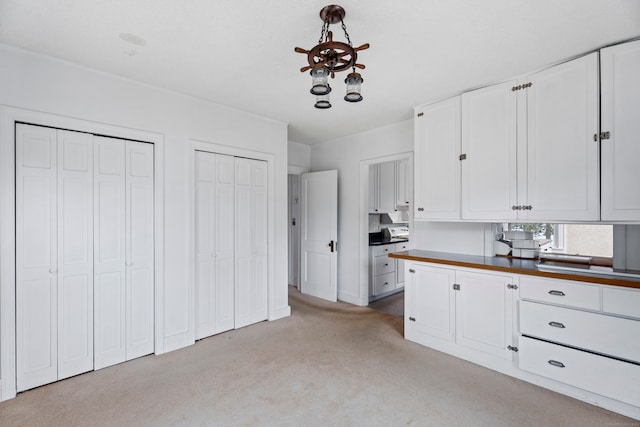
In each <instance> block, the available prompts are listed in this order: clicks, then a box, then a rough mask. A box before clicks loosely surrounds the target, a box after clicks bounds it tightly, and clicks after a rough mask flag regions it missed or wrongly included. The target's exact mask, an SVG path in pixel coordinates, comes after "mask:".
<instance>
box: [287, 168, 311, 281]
mask: <svg viewBox="0 0 640 427" xmlns="http://www.w3.org/2000/svg"><path fill="white" fill-rule="evenodd" d="M309 172H311V170H310V168H308V167H304V166H293V165H289V167H288V170H287V212H291V197H290V196H291V195H290V194H289V190H288V182H289V181H288V179H289V178H288V177H289V175H295V176H297V177H298V183H300V175H302V174H303V173H309ZM290 219H291V218H287V221H289V220H290ZM298 219H299V218H298ZM287 229H290V226H289V224H287ZM301 237H302V236H301V235H300V233H298V239H297V240H298V241H297V243H298V283H296V284H295V285H296V289H298V290H300V288H301V284H300V283H301V282H300V259H301V256H302V251H301V249H302V248H301V246H300V245H301ZM287 252H288V254H287V260H288V262H289V263H291V247H290V246H289V247H288V249H287ZM289 268H290V266H289ZM289 268H287V275H288V272H289ZM289 284H291V283H289Z"/></svg>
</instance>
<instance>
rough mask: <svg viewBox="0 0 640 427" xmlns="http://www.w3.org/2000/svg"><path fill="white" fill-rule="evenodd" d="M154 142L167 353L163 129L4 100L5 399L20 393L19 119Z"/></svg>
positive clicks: (0, 124)
mask: <svg viewBox="0 0 640 427" xmlns="http://www.w3.org/2000/svg"><path fill="white" fill-rule="evenodd" d="M16 122H24V123H28V124H33V125H41V126H47V127H52V128H58V129H69V130H74V131H80V132H87V133H92V134H97V135H105V136H110V137H114V138H122V139H130V140H135V141H145V142H148V143H152V144H154V216H155V221H154V222H155V224H154V236H155V237H154V239H155V249H154V256H155V266H154V274H155V284H154V353H155V354H162V353H164V347H165V346H164V322H163V319H164V311H163V307H164V304H163V301H164V209H163V207H164V137H163V135H161V134H158V133H153V132H147V131H143V130H137V129H130V128H125V127H120V126H115V125H109V124H104V123H98V122H92V121H87V120H82V119H77V118H73V117H66V116H59V115H55V114H49V113H42V112H37V111H31V110H24V109H20V108H14V107H9V106H2V105H0V207H1V209H0V313H1V317H0V401H4V400H8V399H12V398H14V397H15V396H16V357H15V355H16V318H15V314H16V306H15V302H16V292H15V285H16V270H15V261H16V253H15V243H16V242H15V231H16V218H15V207H16V206H15V195H16V187H15V184H16V183H15V123H16Z"/></svg>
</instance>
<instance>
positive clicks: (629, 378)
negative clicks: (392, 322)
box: [404, 260, 640, 419]
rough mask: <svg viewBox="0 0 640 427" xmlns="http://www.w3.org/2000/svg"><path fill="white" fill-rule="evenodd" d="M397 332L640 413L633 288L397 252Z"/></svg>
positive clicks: (638, 306) (639, 298)
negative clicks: (402, 257) (400, 268)
mask: <svg viewBox="0 0 640 427" xmlns="http://www.w3.org/2000/svg"><path fill="white" fill-rule="evenodd" d="M405 276H406V282H405V323H404V325H405V338H406V339H407V340H410V341H413V342H416V343H418V344H422V345H425V346H427V347H431V348H434V349H436V350H439V351H442V352H444V353H447V354H450V355H453V356H456V357H460V358H462V359H465V360H468V361H470V362H473V363H477V364H479V365H482V366H484V367H487V368H490V369H493V370H497V371H499V372H502V373H504V374H507V375H511V376H513V377H516V378H520V379H522V380H525V381H528V382H531V383H534V384H537V385H539V386H542V387H545V388H549V389H551V390H554V391H556V392H559V393H563V394H567V395H570V396H572V397H575V398H577V399H580V400H584V401H586V402H589V403H592V404H595V405H597V406H601V407H603V408H606V409H609V410H612V411H615V412H618V413H621V414H623V415H627V416H630V417H632V418H636V419H640V340H639V339H638V337H640V289H632V288H625V287H619V286H610V285H600V284H592V283H583V282H574V281H570V280H561V279H551V278H545V277H537V276H529V275H521V274H513V275H511V274H500V273H494V272H490V273H487V272H486V270H481V269H472V268H464V267H457V266H448V265H443V264H437V263H426V262H418V261H413V260H411V261H409V260H407V261H405Z"/></svg>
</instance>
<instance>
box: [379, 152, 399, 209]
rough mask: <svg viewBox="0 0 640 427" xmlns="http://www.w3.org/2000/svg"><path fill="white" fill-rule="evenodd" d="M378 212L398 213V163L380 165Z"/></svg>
mask: <svg viewBox="0 0 640 427" xmlns="http://www.w3.org/2000/svg"><path fill="white" fill-rule="evenodd" d="M378 173H379V176H378V210H377V212H379V213H385V212H394V211H396V210H397V209H396V162H384V163H380V164H379V165H378Z"/></svg>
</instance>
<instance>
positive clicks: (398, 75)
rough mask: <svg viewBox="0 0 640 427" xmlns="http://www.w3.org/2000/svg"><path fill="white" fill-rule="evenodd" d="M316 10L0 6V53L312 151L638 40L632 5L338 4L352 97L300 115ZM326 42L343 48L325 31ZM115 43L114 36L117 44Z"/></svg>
mask: <svg viewBox="0 0 640 427" xmlns="http://www.w3.org/2000/svg"><path fill="white" fill-rule="evenodd" d="M327 4H329V3H328V2H327V1H326V0H322V1H318V0H306V1H300V0H261V1H258V0H216V1H213V0H181V1H179V0H172V1H170V0H91V1H87V0H57V1H51V0H0V43H4V44H7V45H12V46H17V47H20V48H24V49H27V50H30V51H34V52H39V53H43V54H46V55H49V56H53V57H57V58H61V59H64V60H68V61H71V62H75V63H78V64H82V65H85V66H88V67H91V68H95V69H98V70H102V71H105V72H108V73H112V74H116V75H120V76H124V77H128V78H131V79H134V80H138V81H142V82H146V83H149V84H152V85H156V86H160V87H164V88H167V89H171V90H175V91H178V92H182V93H186V94H189V95H193V96H197V97H199V98H204V99H207V100H210V101H213V102H216V103H220V104H223V105H227V106H231V107H234V108H237V109H240V110H244V111H248V112H251V113H255V114H258V115H261V116H266V117H269V118H272V119H276V120H280V121H283V122H287V123H288V124H289V140H291V141H296V142H301V143H306V144H313V143H317V142H322V141H326V140H331V139H334V138H338V137H341V136H345V135H350V134H354V133H357V132H361V131H364V130H368V129H372V128H375V127H379V126H383V125H386V124H391V123H395V122H398V121H401V120H405V119H409V118H410V117H411V113H412V107H414V106H416V105H419V104H423V103H427V102H431V101H435V100H438V99H441V98H443V97H446V96H449V95H453V94H456V93H459V92H461V91H463V90H465V89H469V88H473V87H478V86H482V85H486V84H489V83H493V82H498V81H501V80H504V79H507V78H510V77H513V76H517V75H519V74H522V73H525V72H529V71H533V70H536V69H539V68H542V67H545V66H547V65H550V64H553V63H556V62H559V61H562V60H564V59H568V58H570V57H573V56H576V55H579V54H582V53H586V52H588V51H592V50H594V49H597V48H599V47H602V46H605V45H609V44H613V43H616V42H619V41H623V40H627V39H631V38H636V37H640V1H638V0H536V1H531V0H483V1H478V0H447V1H444V0H399V1H396V2H389V1H381V0H369V1H366V2H363V1H355V0H345V1H341V2H340V3H339V4H340V5H342V6H343V7H344V8H345V9H346V12H347V15H346V17H345V23H346V25H347V29H348V31H349V34H350V36H351V39H352V41H353V43H354V45H355V46H359V45H361V44H363V43H370V44H371V48H370V49H369V50H365V51H362V52H360V54H359V57H358V59H359V61H358V62H360V63H363V64H365V65H366V67H367V68H366V70H364V71H363V72H362V76H363V78H364V84H363V95H364V101H363V102H361V103H356V104H350V103H347V102H345V101H343V100H342V97H343V96H344V84H343V80H344V77H345V74H346V73H340V74H338V75H337V76H336V79H335V80H334V81H333V82H332V87H333V88H334V90H333V93H332V104H333V108H331V109H329V110H317V109H315V108H313V103H314V98H313V96H312V95H310V94H309V88H310V80H311V79H310V77H309V75H308V74H302V73H300V72H299V69H300V67H302V66H303V65H305V64H306V57H305V56H304V55H302V54H299V53H295V52H294V51H293V48H294V47H295V46H300V47H302V48H305V49H310V48H311V47H312V46H313V45H315V44H316V43H317V41H318V38H319V36H320V28H321V25H322V22H321V20H320V18H319V17H318V12H319V11H320V9H322V7H324V6H326V5H327ZM331 29H332V30H333V32H334V33H335V38H336V39H339V40H343V35H342V31H341V30H340V27H339V25H332V26H331ZM123 33H124V35H122V36H121V34H123Z"/></svg>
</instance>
